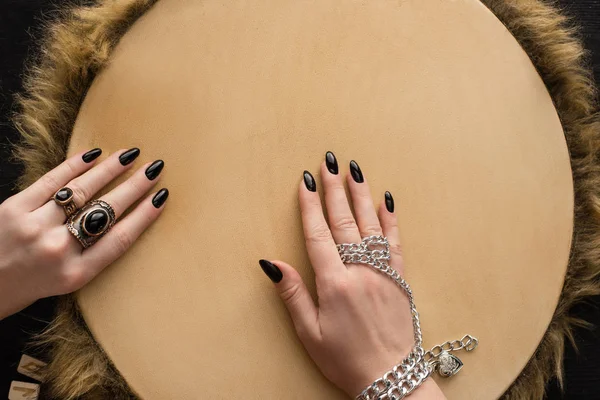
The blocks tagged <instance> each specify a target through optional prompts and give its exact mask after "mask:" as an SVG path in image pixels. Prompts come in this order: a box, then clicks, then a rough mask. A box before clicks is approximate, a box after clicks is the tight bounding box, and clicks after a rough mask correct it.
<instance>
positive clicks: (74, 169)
mask: <svg viewBox="0 0 600 400" xmlns="http://www.w3.org/2000/svg"><path fill="white" fill-rule="evenodd" d="M65 168H67V169H68V170H69V174H70V175H71V176H73V175H75V176H77V175H79V171H78V168H77V166H76V165H75V161H74V160H72V159H69V160H67V161H65Z"/></svg>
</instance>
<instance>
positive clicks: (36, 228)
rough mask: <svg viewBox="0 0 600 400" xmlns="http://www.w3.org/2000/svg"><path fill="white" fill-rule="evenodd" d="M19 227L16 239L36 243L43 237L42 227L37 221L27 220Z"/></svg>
mask: <svg viewBox="0 0 600 400" xmlns="http://www.w3.org/2000/svg"><path fill="white" fill-rule="evenodd" d="M24 222H25V223H23V224H21V225H19V226H18V228H17V231H16V237H17V238H18V239H19V240H20V241H22V242H26V243H31V242H35V241H36V240H38V238H39V237H40V236H41V235H42V225H41V224H40V223H38V222H36V221H32V220H27V221H24Z"/></svg>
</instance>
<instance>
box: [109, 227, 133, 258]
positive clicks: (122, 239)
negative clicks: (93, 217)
mask: <svg viewBox="0 0 600 400" xmlns="http://www.w3.org/2000/svg"><path fill="white" fill-rule="evenodd" d="M113 235H114V238H115V240H114V245H115V248H116V250H117V252H118V253H119V254H121V253H124V252H125V251H126V250H127V249H128V248H129V247H131V245H132V244H133V238H132V237H131V235H130V234H129V233H128V232H125V231H124V230H123V229H113Z"/></svg>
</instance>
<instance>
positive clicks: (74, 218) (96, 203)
mask: <svg viewBox="0 0 600 400" xmlns="http://www.w3.org/2000/svg"><path fill="white" fill-rule="evenodd" d="M115 222H116V216H115V210H113V208H112V207H111V205H110V204H108V203H107V202H105V201H103V200H92V201H90V202H88V203H86V204H85V205H84V206H83V207H82V208H81V209H80V210H78V211H77V213H75V214H73V215H71V216H70V217H69V219H68V220H67V223H66V225H67V229H68V230H69V232H71V233H72V234H73V236H75V237H76V238H77V240H78V241H79V243H81V245H82V246H83V248H84V249H85V248H88V247H90V246H91V245H93V244H94V243H96V242H97V241H98V240H99V239H100V238H101V237H102V236H104V235H105V234H106V233H107V232H108V231H109V230H110V228H112V227H113V225H114V224H115Z"/></svg>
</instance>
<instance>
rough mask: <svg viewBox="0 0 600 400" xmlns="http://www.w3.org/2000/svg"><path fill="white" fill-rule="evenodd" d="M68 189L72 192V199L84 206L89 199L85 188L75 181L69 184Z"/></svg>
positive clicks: (88, 193) (89, 194) (89, 195)
mask: <svg viewBox="0 0 600 400" xmlns="http://www.w3.org/2000/svg"><path fill="white" fill-rule="evenodd" d="M69 188H71V190H72V191H73V198H74V199H75V202H76V203H77V204H84V203H85V202H86V201H87V200H88V199H91V198H92V196H91V193H90V192H89V190H88V189H87V188H86V186H85V185H82V184H81V183H80V182H78V181H77V180H74V181H73V182H71V184H70V186H69Z"/></svg>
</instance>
